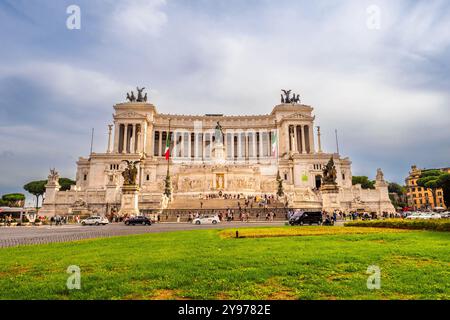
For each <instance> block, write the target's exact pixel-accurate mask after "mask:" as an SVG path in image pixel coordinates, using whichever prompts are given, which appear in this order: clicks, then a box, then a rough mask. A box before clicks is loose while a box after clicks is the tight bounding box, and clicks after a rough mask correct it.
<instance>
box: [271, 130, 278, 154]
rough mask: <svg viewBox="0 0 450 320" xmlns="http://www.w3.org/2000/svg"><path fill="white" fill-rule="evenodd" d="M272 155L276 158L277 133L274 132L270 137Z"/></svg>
mask: <svg viewBox="0 0 450 320" xmlns="http://www.w3.org/2000/svg"><path fill="white" fill-rule="evenodd" d="M272 154H273V155H274V156H276V154H277V133H276V132H274V133H273V135H272Z"/></svg>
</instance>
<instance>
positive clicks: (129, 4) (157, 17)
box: [107, 0, 167, 46]
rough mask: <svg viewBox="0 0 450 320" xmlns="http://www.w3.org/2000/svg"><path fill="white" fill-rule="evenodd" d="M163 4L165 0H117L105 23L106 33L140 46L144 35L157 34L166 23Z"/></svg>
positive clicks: (152, 35) (144, 39)
mask: <svg viewBox="0 0 450 320" xmlns="http://www.w3.org/2000/svg"><path fill="white" fill-rule="evenodd" d="M165 5H166V1H165V0H128V1H119V2H118V4H117V6H116V8H115V10H114V12H113V13H112V15H111V18H110V19H109V21H108V23H107V26H108V29H109V30H108V33H109V34H110V36H113V37H119V38H120V40H121V41H123V40H128V41H133V42H134V45H136V46H140V45H142V44H143V43H145V42H146V37H148V36H150V37H156V36H158V35H159V33H160V31H161V29H162V28H163V27H164V25H165V24H166V23H167V15H166V13H165V12H164V11H163V10H162V9H163V7H164V6H165ZM128 41H127V42H128Z"/></svg>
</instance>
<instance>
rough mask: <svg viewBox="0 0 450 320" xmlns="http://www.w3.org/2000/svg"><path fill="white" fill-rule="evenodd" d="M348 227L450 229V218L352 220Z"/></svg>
mask: <svg viewBox="0 0 450 320" xmlns="http://www.w3.org/2000/svg"><path fill="white" fill-rule="evenodd" d="M344 226H346V227H373V228H394V229H411V230H432V231H447V232H448V231H450V219H433V220H422V219H417V220H403V219H386V220H365V221H352V222H346V223H345V224H344Z"/></svg>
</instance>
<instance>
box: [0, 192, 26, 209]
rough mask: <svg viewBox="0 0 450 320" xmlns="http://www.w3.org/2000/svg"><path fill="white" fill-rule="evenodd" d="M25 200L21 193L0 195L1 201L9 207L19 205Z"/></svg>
mask: <svg viewBox="0 0 450 320" xmlns="http://www.w3.org/2000/svg"><path fill="white" fill-rule="evenodd" d="M24 201H25V195H24V194H23V193H9V194H4V195H3V196H2V203H3V204H4V205H7V206H9V207H20V206H22V205H23V202H24Z"/></svg>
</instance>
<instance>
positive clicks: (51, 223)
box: [50, 216, 55, 226]
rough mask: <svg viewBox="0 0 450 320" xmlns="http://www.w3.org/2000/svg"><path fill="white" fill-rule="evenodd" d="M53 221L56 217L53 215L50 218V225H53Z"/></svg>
mask: <svg viewBox="0 0 450 320" xmlns="http://www.w3.org/2000/svg"><path fill="white" fill-rule="evenodd" d="M53 221H55V217H53V216H52V217H51V218H50V226H53Z"/></svg>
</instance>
